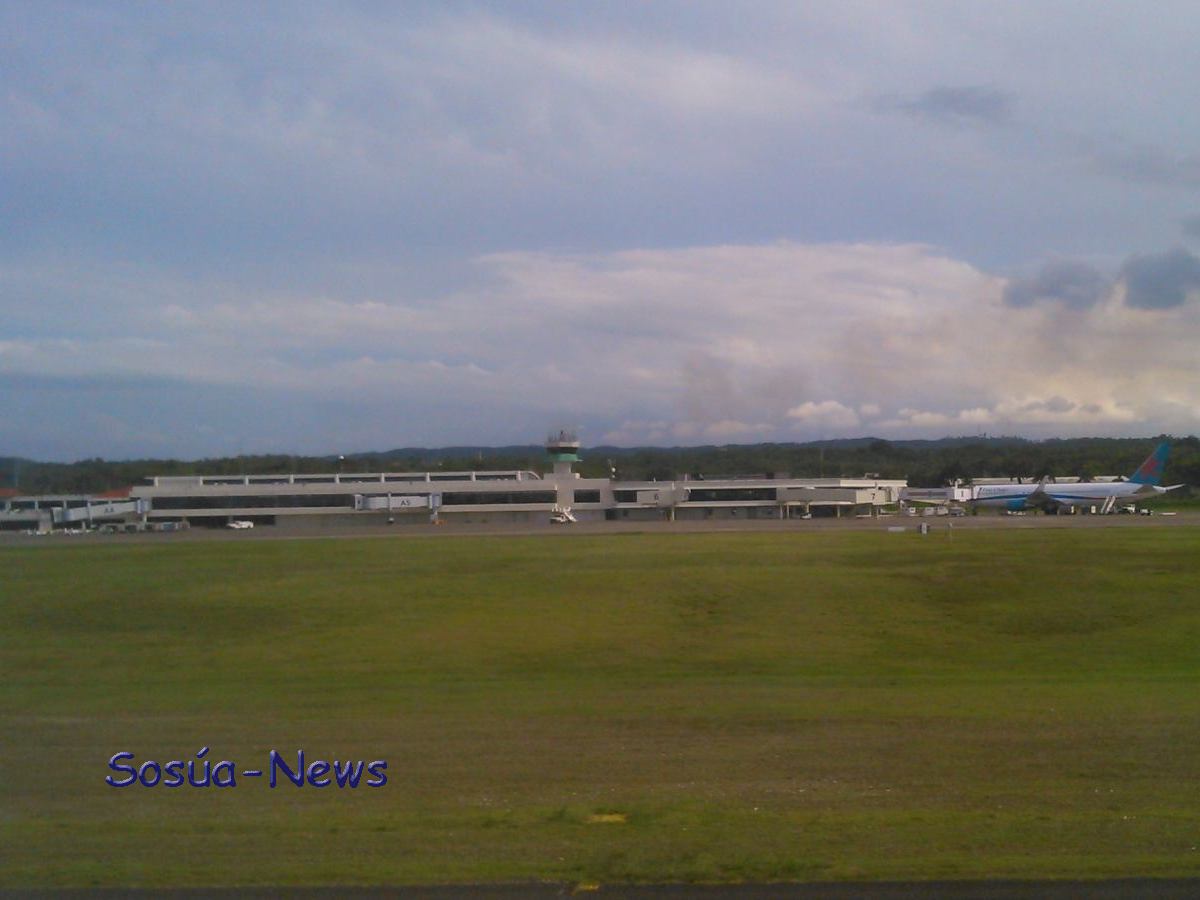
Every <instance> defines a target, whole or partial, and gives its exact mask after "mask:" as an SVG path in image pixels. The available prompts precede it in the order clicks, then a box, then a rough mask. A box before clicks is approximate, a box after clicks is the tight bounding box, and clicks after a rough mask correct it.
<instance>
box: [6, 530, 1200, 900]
mask: <svg viewBox="0 0 1200 900" xmlns="http://www.w3.org/2000/svg"><path fill="white" fill-rule="evenodd" d="M0 567H2V568H0V572H3V580H2V582H0V603H2V621H0V642H2V643H0V646H2V648H3V650H2V653H3V685H2V687H0V713H2V716H3V718H2V720H0V741H2V744H0V750H2V769H0V802H2V828H3V831H2V833H0V846H2V847H3V849H2V850H0V860H2V862H0V871H2V873H3V882H4V884H6V885H8V886H20V885H252V884H279V885H284V884H371V883H376V884H377V883H385V884H386V883H393V884H398V883H417V882H466V881H510V880H512V881H516V880H528V879H550V880H562V881H601V882H609V881H630V880H632V881H685V880H703V881H737V880H813V879H821V880H824V879H860V878H861V879H898V878H959V877H961V878H975V877H989V876H994V877H1104V876H1130V875H1200V849H1198V848H1200V577H1198V569H1200V529H1194V528H1171V529H1149V530H1144V529H1139V528H1105V529H1081V530H1074V529H1045V530H1036V529H1031V530H1022V531H998V530H983V529H981V530H966V529H964V530H962V531H961V532H959V533H957V534H956V535H955V537H954V538H953V540H947V539H946V538H945V537H944V536H931V537H927V538H920V537H917V536H916V535H915V534H913V533H907V534H903V535H898V534H885V533H882V532H846V533H816V534H804V535H797V534H787V535H776V534H767V535H763V534H693V535H655V536H648V535H640V534H627V535H614V536H599V537H584V536H578V535H569V534H563V535H555V536H551V537H512V538H474V537H444V538H434V539H376V540H357V541H356V540H304V541H245V542H242V541H238V540H231V541H222V542H209V541H195V542H189V541H180V542H172V541H171V540H170V538H165V539H164V540H163V542H162V543H161V544H146V543H141V544H127V545H122V544H119V543H110V544H91V545H78V546H71V545H65V546H64V545H58V546H44V547H11V546H10V547H7V548H0ZM206 745H207V746H210V747H212V759H213V760H214V761H215V760H219V759H229V760H233V761H235V762H236V763H237V764H238V769H239V770H241V769H242V768H245V767H250V766H258V767H261V766H263V765H265V763H266V758H267V752H268V751H269V750H270V749H272V748H274V749H276V750H278V751H280V753H282V754H284V756H287V755H288V754H291V757H292V759H294V758H295V752H296V750H297V749H300V748H303V749H304V750H306V752H307V755H308V756H309V757H310V758H312V757H323V758H329V759H332V758H334V757H336V758H338V759H342V760H345V759H348V758H350V759H364V760H374V759H385V760H387V761H388V775H389V782H388V784H387V785H386V787H384V788H380V789H368V788H365V787H360V788H358V789H357V790H340V789H337V788H333V789H326V790H319V789H315V788H313V787H311V786H308V785H306V786H305V787H303V788H295V787H293V786H291V785H290V784H288V783H285V784H283V785H282V786H281V787H279V788H277V789H275V790H271V789H270V788H269V787H268V786H267V784H265V783H264V782H262V781H261V780H252V779H242V778H239V780H238V786H237V788H236V789H217V788H209V789H191V788H182V789H178V790H170V789H165V788H162V787H157V788H153V789H145V788H141V787H131V788H125V789H120V790H118V789H114V788H111V787H109V786H108V785H106V784H105V782H104V778H105V776H106V775H108V774H111V772H110V771H109V769H108V767H107V761H108V759H109V757H110V756H112V755H113V754H114V753H116V752H118V751H120V750H129V751H132V752H133V753H134V754H135V757H136V760H137V761H138V762H140V761H143V760H147V759H154V760H157V761H160V762H165V761H167V760H171V759H182V760H187V759H195V754H196V753H197V751H198V750H199V749H200V748H201V747H203V746H206Z"/></svg>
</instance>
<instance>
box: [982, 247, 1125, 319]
mask: <svg viewBox="0 0 1200 900" xmlns="http://www.w3.org/2000/svg"><path fill="white" fill-rule="evenodd" d="M1109 285H1110V281H1109V279H1108V278H1107V277H1105V275H1104V274H1103V273H1102V272H1100V271H1099V270H1098V269H1096V268H1094V267H1093V266H1090V265H1088V264H1087V263H1083V262H1077V261H1074V260H1069V259H1059V260H1051V261H1050V262H1048V263H1046V264H1045V265H1043V266H1042V268H1041V269H1039V270H1038V272H1037V273H1036V274H1034V275H1032V276H1030V277H1028V278H1014V279H1013V280H1012V281H1010V282H1009V283H1008V284H1007V285H1006V286H1005V288H1004V302H1005V303H1007V304H1008V305H1009V306H1032V305H1033V304H1034V303H1036V302H1037V301H1039V300H1050V301H1058V302H1060V303H1063V304H1065V305H1066V306H1069V307H1071V308H1072V309H1086V308H1087V307H1089V306H1092V305H1093V304H1095V303H1096V302H1098V301H1099V300H1100V299H1101V298H1102V297H1103V296H1104V294H1105V292H1106V291H1107V290H1108V288H1109Z"/></svg>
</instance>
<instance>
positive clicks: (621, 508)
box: [0, 432, 906, 530]
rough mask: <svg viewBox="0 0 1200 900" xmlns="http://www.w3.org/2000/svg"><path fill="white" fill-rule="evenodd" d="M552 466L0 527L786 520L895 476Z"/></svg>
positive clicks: (832, 506) (575, 445)
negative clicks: (672, 476) (706, 474)
mask: <svg viewBox="0 0 1200 900" xmlns="http://www.w3.org/2000/svg"><path fill="white" fill-rule="evenodd" d="M546 451H547V455H548V461H549V463H550V464H551V465H550V468H551V470H550V471H549V472H546V473H537V472H533V471H525V470H512V471H467V472H441V471H437V472H374V473H329V474H324V475H307V474H306V475H240V476H230V475H194V476H193V475H188V476H174V475H172V476H153V477H151V478H148V479H147V483H146V484H144V485H139V486H136V487H133V488H131V489H130V490H129V492H128V494H126V495H125V496H123V497H120V498H116V497H112V496H111V495H104V496H103V497H86V496H72V497H43V498H34V497H9V498H5V499H0V528H7V529H14V528H18V529H30V528H35V529H37V530H48V529H49V528H54V527H64V528H79V527H88V526H91V527H99V526H101V525H102V524H103V523H111V526H112V527H156V526H157V527H164V526H166V527H180V526H183V525H186V526H189V527H204V526H208V527H225V526H228V525H230V524H231V523H234V522H239V523H245V522H252V523H254V524H255V525H256V526H262V525H272V526H275V527H278V528H286V529H290V530H305V529H324V528H328V527H330V526H341V525H349V526H362V525H371V524H378V525H389V524H392V525H403V524H428V523H431V522H432V523H442V522H445V523H447V524H452V523H456V522H464V523H468V522H469V523H481V522H496V523H501V522H515V523H538V522H548V521H550V519H551V517H553V516H555V515H556V514H560V513H562V512H563V511H567V512H569V513H570V516H571V518H573V519H575V520H577V521H580V522H586V521H604V520H610V521H613V520H615V521H637V520H641V521H647V520H672V521H673V520H694V519H743V520H745V519H789V518H800V517H807V516H831V517H833V516H838V517H841V516H870V515H876V514H878V513H880V512H882V511H890V510H895V509H896V508H897V507H898V505H899V503H900V500H901V499H902V492H903V490H904V488H905V484H906V482H905V481H904V480H902V479H880V478H875V477H863V478H850V479H847V478H792V477H788V476H776V477H771V476H765V475H756V476H745V477H724V478H713V479H704V478H681V479H678V480H674V481H619V480H615V479H609V478H583V477H581V476H580V475H579V474H578V473H576V472H575V471H574V464H575V463H577V462H578V461H579V441H578V439H577V438H576V437H575V436H574V435H573V434H569V433H566V432H560V433H558V434H556V435H553V436H552V437H551V438H550V439H549V440H548V441H547V442H546Z"/></svg>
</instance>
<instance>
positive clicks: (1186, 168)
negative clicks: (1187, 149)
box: [1095, 147, 1200, 188]
mask: <svg viewBox="0 0 1200 900" xmlns="http://www.w3.org/2000/svg"><path fill="white" fill-rule="evenodd" d="M1095 166H1096V168H1097V169H1099V171H1101V172H1102V173H1104V174H1105V175H1110V176H1114V177H1116V178H1119V179H1121V180H1122V181H1131V182H1137V183H1139V184H1150V185H1159V186H1162V187H1189V188H1194V187H1200V156H1198V155H1195V154H1184V155H1177V154H1172V153H1168V152H1167V151H1165V150H1162V149H1159V148H1157V147H1144V148H1141V149H1137V150H1132V151H1126V152H1117V153H1113V152H1105V153H1101V154H1100V155H1098V156H1097V157H1096V159H1095Z"/></svg>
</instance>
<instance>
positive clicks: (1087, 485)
mask: <svg viewBox="0 0 1200 900" xmlns="http://www.w3.org/2000/svg"><path fill="white" fill-rule="evenodd" d="M1170 449H1171V445H1170V444H1169V443H1168V442H1167V441H1163V442H1162V443H1161V444H1159V445H1158V446H1157V447H1155V448H1154V452H1153V453H1151V454H1150V455H1149V456H1148V457H1146V461H1145V462H1143V463H1142V464H1141V465H1140V466H1138V467H1137V469H1136V470H1135V471H1134V473H1133V474H1132V475H1130V476H1129V478H1128V479H1125V480H1123V481H1101V482H1083V483H1079V484H1052V483H1049V482H1048V481H1047V479H1045V478H1043V479H1042V480H1041V481H1039V482H1038V483H1037V484H989V485H981V486H980V487H977V488H975V491H974V493H975V496H974V497H972V498H971V501H970V502H971V503H973V504H975V505H976V506H999V507H1002V508H1004V509H1007V510H1010V511H1017V510H1023V509H1040V510H1042V511H1043V512H1058V510H1059V509H1062V508H1066V509H1071V508H1074V507H1076V506H1094V505H1099V506H1101V507H1103V509H1104V511H1105V512H1108V511H1110V510H1111V509H1112V508H1113V507H1114V506H1115V505H1116V504H1117V502H1118V501H1122V500H1132V501H1138V500H1149V499H1151V498H1153V497H1159V496H1161V495H1163V494H1165V493H1166V492H1167V491H1173V490H1175V489H1176V488H1181V487H1183V485H1182V484H1173V485H1171V486H1169V487H1160V486H1159V482H1160V481H1161V480H1162V473H1163V469H1164V468H1165V467H1166V464H1167V454H1168V453H1169V452H1170Z"/></svg>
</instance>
